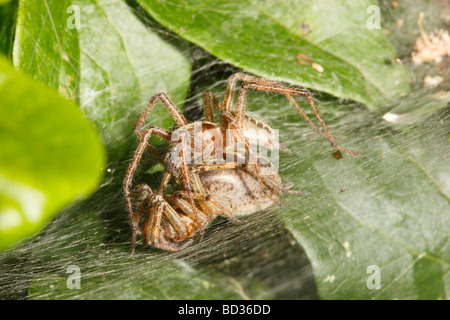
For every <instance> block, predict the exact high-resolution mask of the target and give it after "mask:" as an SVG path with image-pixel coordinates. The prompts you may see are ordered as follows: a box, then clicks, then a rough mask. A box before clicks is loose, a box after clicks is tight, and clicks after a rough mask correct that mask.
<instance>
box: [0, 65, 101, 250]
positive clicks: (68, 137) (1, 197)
mask: <svg viewBox="0 0 450 320" xmlns="http://www.w3.org/2000/svg"><path fill="white" fill-rule="evenodd" d="M0 96H1V97H2V105H1V108H0V141H1V144H2V152H1V153H0V248H2V249H4V248H5V247H7V246H9V245H11V244H12V243H14V242H16V241H17V240H19V239H21V238H24V237H27V236H30V235H32V234H33V233H34V232H36V231H37V230H38V229H39V228H41V227H42V226H43V225H44V224H45V223H46V222H47V221H48V220H49V219H50V218H51V217H53V216H54V215H55V214H56V213H57V211H58V210H59V209H61V208H62V207H63V206H65V205H67V204H68V203H69V202H70V201H72V200H74V198H75V197H78V196H86V195H87V194H89V193H90V192H92V191H93V189H94V188H95V187H96V186H97V183H98V182H99V181H100V178H101V176H102V172H101V169H102V167H103V166H104V162H105V155H104V150H103V146H102V145H101V144H100V141H99V139H98V135H97V132H96V130H95V129H94V128H93V127H92V126H91V125H90V124H89V123H88V122H87V121H86V119H85V118H84V117H83V115H82V114H81V112H80V111H79V110H78V109H77V108H76V106H75V105H73V104H72V103H70V102H69V101H67V100H65V99H63V98H61V97H60V96H58V94H57V93H56V92H54V91H53V90H51V89H49V88H47V87H44V86H41V85H39V84H36V83H34V82H33V81H31V80H30V79H28V78H26V77H25V76H24V75H22V74H20V73H18V72H17V71H15V70H14V69H13V67H12V66H11V65H10V64H9V62H8V61H6V59H5V58H3V57H1V58H0Z"/></svg>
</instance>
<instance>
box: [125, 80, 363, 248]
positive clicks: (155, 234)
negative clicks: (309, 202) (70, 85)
mask: <svg viewBox="0 0 450 320" xmlns="http://www.w3.org/2000/svg"><path fill="white" fill-rule="evenodd" d="M238 81H241V82H242V85H241V87H240V90H239V94H238V98H237V102H236V107H235V109H234V110H232V105H233V96H234V91H235V89H236V86H237V83H238ZM249 89H254V90H263V91H273V92H280V93H283V94H284V95H285V96H286V97H287V99H288V100H289V101H290V102H291V103H292V104H293V105H294V107H295V108H296V109H297V110H298V112H299V113H300V115H301V116H302V117H303V118H304V119H305V120H306V121H307V122H308V123H309V125H310V126H311V127H312V128H313V129H314V131H315V132H316V133H318V134H320V135H322V136H325V137H327V138H328V140H329V141H330V142H331V144H332V145H333V146H334V147H335V148H337V149H338V150H342V151H344V152H347V153H349V154H352V155H358V154H356V153H354V152H352V151H349V150H347V149H344V148H342V147H339V146H338V145H336V144H335V142H334V139H333V137H332V136H331V135H330V133H329V131H328V129H327V127H326V126H325V123H324V122H323V120H322V118H321V116H320V114H319V112H318V110H317V108H316V106H315V105H314V102H313V99H312V97H311V95H310V94H309V93H308V91H306V90H304V89H296V88H288V87H285V86H283V85H281V84H279V83H278V82H275V81H271V80H265V79H261V78H257V77H254V76H250V75H247V74H243V73H236V74H234V75H232V76H231V77H230V78H229V79H228V83H227V89H226V93H225V97H224V100H223V103H222V104H221V103H220V102H219V101H218V100H217V99H216V98H215V97H214V95H213V94H212V93H211V92H209V91H206V92H205V93H204V112H205V121H203V122H201V123H197V122H196V123H188V121H187V120H186V119H185V117H184V116H183V114H182V113H181V112H180V111H179V110H178V108H177V107H176V106H175V105H174V103H173V102H172V101H171V100H170V99H169V98H168V97H167V96H166V95H165V94H164V93H159V94H156V95H154V96H153V97H152V98H151V99H150V101H149V103H148V105H147V107H146V108H145V110H144V111H143V113H142V114H141V116H140V117H139V119H138V120H137V122H136V125H135V127H134V131H135V133H136V135H137V136H138V137H139V138H140V143H139V145H138V147H137V150H136V152H135V155H134V157H133V159H132V161H131V164H130V166H129V168H128V171H127V173H126V176H125V179H124V181H123V187H124V193H125V199H126V202H127V208H128V214H129V219H130V224H131V228H132V236H133V237H132V249H131V250H132V252H133V251H134V246H135V241H136V237H137V235H143V240H144V243H145V244H147V245H150V246H154V247H157V248H160V249H164V250H169V251H178V250H182V249H184V248H186V247H187V246H189V245H191V244H192V243H193V239H192V237H193V236H194V234H195V232H196V231H198V234H199V237H198V241H200V239H201V236H202V233H203V230H204V228H205V227H206V226H207V225H208V223H209V222H211V221H212V220H213V219H214V218H215V217H216V216H218V215H225V216H227V217H228V218H230V219H232V220H234V221H236V222H240V220H238V219H237V218H238V217H241V216H245V215H249V214H252V213H254V212H257V211H259V210H262V209H264V208H267V207H268V206H270V205H271V204H272V203H273V202H275V203H276V204H278V205H280V203H279V202H278V199H279V198H280V196H281V195H282V194H283V193H293V194H304V192H302V191H290V190H288V189H289V187H287V186H283V185H282V184H281V179H280V177H279V175H278V172H277V170H276V169H275V168H274V166H273V165H272V163H271V162H270V161H268V160H267V159H266V158H265V157H264V156H262V155H260V154H258V153H256V152H255V151H254V149H253V147H252V145H251V142H252V143H255V144H256V145H265V146H266V147H267V148H268V149H273V148H282V147H281V146H279V145H278V144H277V142H276V141H275V140H274V139H273V130H272V129H271V128H270V127H269V126H268V125H266V124H264V123H263V122H261V121H259V120H256V119H254V118H253V117H251V116H249V115H248V114H247V113H246V112H245V107H246V99H247V93H248V90H249ZM292 95H296V96H301V97H305V98H306V99H307V100H308V102H309V104H310V106H311V108H312V109H313V111H314V113H315V115H316V117H317V119H318V120H319V122H320V125H321V126H322V128H323V130H324V132H325V133H324V134H323V133H321V132H320V131H319V130H318V129H317V127H316V126H315V125H314V124H313V123H312V122H311V120H310V119H309V118H308V117H307V116H306V114H305V113H304V112H303V110H302V109H301V108H300V107H299V106H298V104H297V103H296V101H295V100H294V99H293V97H292ZM158 101H161V102H162V103H163V105H164V106H165V107H166V109H167V110H168V111H169V113H170V114H171V116H172V118H173V119H174V120H175V122H176V124H177V126H178V128H177V129H175V130H174V131H172V132H170V131H168V130H165V129H162V128H159V127H155V126H151V127H149V128H147V129H144V130H141V127H142V125H143V123H144V121H145V119H146V117H147V116H148V115H149V114H150V112H151V111H152V109H153V107H154V106H155V105H156V103H157V102H158ZM213 105H215V106H216V107H218V108H219V109H220V118H221V119H220V124H215V123H214V116H213ZM249 129H251V130H249ZM255 130H257V132H258V136H257V137H255ZM152 135H157V136H159V137H161V138H163V139H165V140H167V141H171V142H172V146H171V148H170V151H169V152H168V153H167V155H166V159H165V161H163V160H162V159H161V158H160V157H159V156H158V154H157V153H156V152H155V150H154V149H153V148H152V147H151V146H150V145H149V140H150V138H151V136H152ZM236 142H240V143H241V144H242V145H243V147H241V148H238V149H237V150H235V149H234V144H235V143H236ZM230 146H232V147H233V149H232V151H231V159H232V160H231V161H230V158H229V156H230V151H229V150H230V149H229V147H230ZM147 148H148V149H149V150H150V151H151V152H152V153H153V154H154V155H155V156H156V157H157V158H158V159H159V160H160V161H161V162H163V163H164V165H165V169H166V172H165V175H164V177H163V180H162V183H161V185H160V187H159V189H158V191H157V192H156V193H155V192H153V190H151V188H150V187H149V186H148V185H146V184H140V185H138V186H136V187H135V188H134V189H133V191H130V187H131V185H132V180H133V175H134V172H135V170H136V168H137V166H138V163H139V161H140V159H141V157H142V154H143V152H144V150H145V149H147ZM212 154H214V156H212ZM199 155H200V157H199ZM223 160H227V161H223ZM171 177H173V178H174V180H175V182H176V184H177V185H178V187H179V190H178V191H175V192H173V193H172V194H165V190H166V187H167V186H168V184H169V181H170V179H171ZM144 212H146V217H145V225H144V228H143V230H141V229H140V228H139V222H140V219H141V215H142V213H144Z"/></svg>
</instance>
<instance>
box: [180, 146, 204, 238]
mask: <svg viewBox="0 0 450 320" xmlns="http://www.w3.org/2000/svg"><path fill="white" fill-rule="evenodd" d="M183 149H184V148H183V147H182V148H180V158H181V168H182V172H183V181H184V186H185V188H186V192H187V194H188V197H189V202H190V204H191V207H192V211H193V212H194V220H195V223H196V224H197V228H198V232H199V234H200V237H202V236H203V228H202V226H201V225H200V223H199V219H198V212H197V206H196V205H195V202H194V200H195V199H194V197H193V190H192V186H191V181H190V178H189V167H188V164H187V159H186V155H185V154H184V150H183Z"/></svg>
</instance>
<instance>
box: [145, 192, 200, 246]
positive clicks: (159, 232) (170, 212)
mask: <svg viewBox="0 0 450 320" xmlns="http://www.w3.org/2000/svg"><path fill="white" fill-rule="evenodd" d="M158 197H159V199H158V200H157V203H156V204H154V205H153V206H152V207H151V208H150V209H149V210H148V213H147V221H146V224H145V228H144V242H145V244H147V245H149V246H153V247H155V248H159V249H163V250H167V251H174V252H176V251H180V250H183V249H184V248H186V247H188V246H190V245H191V244H192V242H193V240H188V241H187V242H185V243H183V244H181V245H178V244H175V243H173V242H170V241H168V240H167V239H166V229H165V228H164V227H161V226H162V223H163V218H164V217H165V218H166V219H167V222H169V223H170V225H171V226H172V227H173V228H174V232H175V233H176V234H177V235H179V236H180V238H183V237H184V238H187V237H188V236H189V235H188V234H187V233H186V228H185V227H184V224H183V222H182V221H181V220H180V218H179V216H178V213H177V212H176V211H175V210H174V209H173V208H172V207H171V206H170V205H169V204H168V203H167V202H166V201H165V200H164V199H163V198H162V197H161V196H158ZM165 227H166V228H167V227H168V226H167V225H166V226H165Z"/></svg>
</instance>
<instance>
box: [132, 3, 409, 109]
mask: <svg viewBox="0 0 450 320" xmlns="http://www.w3.org/2000/svg"><path fill="white" fill-rule="evenodd" d="M138 2H139V3H140V4H141V5H142V6H143V7H144V8H145V9H146V10H147V11H148V12H149V13H150V14H151V15H152V16H153V17H154V18H155V19H156V20H158V21H159V22H160V23H161V24H163V25H165V26H167V27H168V28H170V29H171V30H173V31H175V32H177V33H178V34H179V35H181V36H182V37H183V38H185V39H187V40H189V41H192V42H194V43H196V44H198V45H199V46H201V47H202V48H204V49H206V50H207V51H209V52H211V53H212V54H213V55H215V56H216V57H219V58H220V59H222V60H224V61H226V62H229V63H231V64H233V65H235V66H238V67H240V68H242V69H244V70H247V71H249V72H252V73H254V74H256V75H259V76H262V77H266V78H271V79H278V80H283V81H287V82H289V83H292V84H298V85H301V86H305V87H307V88H312V89H316V90H318V91H323V92H327V93H330V94H332V95H335V96H338V97H343V98H350V99H353V100H356V101H360V102H364V103H366V104H368V105H370V106H376V104H377V103H380V102H382V101H383V99H393V98H398V97H399V96H400V95H401V94H404V93H406V92H407V91H408V86H409V85H408V82H407V73H406V71H405V69H404V67H403V66H399V65H396V64H395V63H394V62H393V61H394V58H395V57H396V53H395V50H394V49H393V48H392V47H391V45H390V44H389V43H388V41H387V40H386V38H385V36H384V35H383V31H382V29H381V27H380V26H381V22H380V21H381V15H380V14H379V15H378V16H377V19H378V21H379V22H380V24H379V25H378V29H377V28H373V29H371V28H372V24H371V21H372V19H376V18H375V17H374V18H372V17H371V16H372V15H373V14H374V13H373V12H372V11H371V9H370V8H369V7H371V6H372V5H373V3H372V1H350V2H348V1H347V2H345V3H343V2H336V3H333V4H332V5H331V4H330V2H329V1H314V2H311V1H296V0H291V1H284V0H279V1H276V0H274V1H253V0H244V1H223V0H216V1H206V0H205V1H197V0H193V1H185V2H183V5H179V4H178V3H176V2H172V1H162V0H161V1H160V0H156V1H155V0H138ZM372 7H376V8H378V13H380V11H379V7H378V6H372ZM375 14H376V13H375ZM368 21H369V22H368ZM368 25H369V27H368ZM299 54H301V55H304V56H306V57H307V58H306V59H305V58H303V59H302V61H301V62H300V63H299V62H298V61H297V60H298V55H299ZM308 59H309V60H311V61H312V62H314V63H316V64H318V65H320V66H321V67H322V68H323V71H321V70H320V67H319V68H318V67H314V65H313V64H312V63H305V62H306V61H308ZM302 62H303V63H302Z"/></svg>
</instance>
